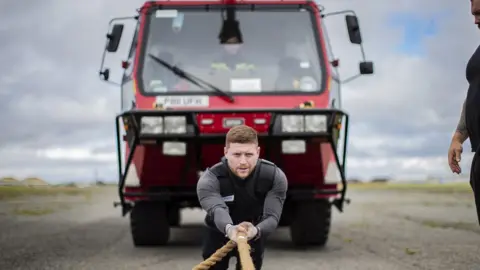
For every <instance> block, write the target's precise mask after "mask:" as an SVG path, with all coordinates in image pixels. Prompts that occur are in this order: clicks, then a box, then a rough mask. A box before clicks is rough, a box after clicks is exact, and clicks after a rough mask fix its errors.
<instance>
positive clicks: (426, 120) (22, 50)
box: [0, 0, 480, 182]
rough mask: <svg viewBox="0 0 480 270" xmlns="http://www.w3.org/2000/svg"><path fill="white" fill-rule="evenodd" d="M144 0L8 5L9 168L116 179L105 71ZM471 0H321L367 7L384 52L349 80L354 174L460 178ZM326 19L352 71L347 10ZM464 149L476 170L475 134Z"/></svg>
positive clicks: (363, 13)
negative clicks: (117, 32)
mask: <svg viewBox="0 0 480 270" xmlns="http://www.w3.org/2000/svg"><path fill="white" fill-rule="evenodd" d="M142 2H143V1H138V0H135V1H133V0H132V1H114V0H96V1H93V0H88V1H82V2H80V1H68V0H44V1H28V5H27V1H26V0H23V1H3V2H2V3H0V15H1V16H0V21H1V23H0V36H1V38H0V49H1V50H0V60H1V62H2V63H3V65H1V67H0V107H1V108H2V113H1V114H0V123H2V132H1V133H0V176H14V177H18V178H23V177H27V176H39V177H42V178H44V179H46V180H47V181H50V182H58V181H71V180H74V181H80V180H89V179H92V177H93V176H94V172H95V170H97V171H98V175H99V177H102V178H106V179H116V177H117V175H116V166H117V164H116V154H115V151H116V149H115V137H114V135H115V134H114V132H115V129H114V128H115V126H114V124H115V123H114V117H115V114H116V113H117V112H118V111H119V108H120V99H119V98H120V89H118V88H116V87H114V86H109V85H107V84H105V83H102V82H101V81H100V80H99V79H98V73H97V72H98V67H99V64H100V60H101V54H102V49H103V46H104V42H105V34H106V32H107V30H108V28H107V24H108V21H109V19H110V18H113V17H116V16H130V15H134V14H135V9H136V8H138V7H140V5H141V4H142ZM469 2H470V1H467V0H464V1H452V0H423V1H413V0H403V1H394V2H392V1H385V0H363V1H353V0H352V1H349V0H328V1H322V3H323V4H324V6H325V7H326V10H327V11H335V10H339V9H345V8H348V9H354V10H355V11H356V12H357V14H358V16H359V19H360V24H361V30H362V35H363V39H364V43H365V50H366V53H367V57H368V59H369V60H372V61H374V62H375V69H376V71H375V75H374V76H370V77H362V78H360V79H358V80H356V81H354V82H351V83H349V84H346V85H345V86H344V87H343V92H342V94H343V97H344V100H343V105H344V108H345V109H346V110H347V111H348V112H349V113H350V114H351V129H350V145H349V158H348V161H347V163H348V168H347V174H348V176H350V177H359V178H363V179H368V178H370V177H376V176H384V175H388V176H392V177H396V178H402V179H403V178H411V177H416V178H418V177H425V176H426V175H441V176H444V177H451V176H452V174H451V173H450V172H449V170H448V164H447V150H448V146H449V143H450V138H451V135H452V132H453V130H454V128H455V126H456V123H457V121H458V117H459V113H460V107H461V104H462V101H463V99H464V97H465V94H466V90H467V84H466V81H465V65H466V62H467V61H468V59H469V57H470V55H471V53H472V52H473V51H474V50H475V48H476V47H477V45H478V44H480V43H479V38H480V30H478V29H477V28H476V26H475V25H474V24H473V18H472V16H471V15H470V10H469ZM326 23H327V27H328V30H329V35H330V38H331V41H332V45H333V49H334V52H335V54H336V56H337V57H338V58H339V59H340V66H341V67H342V69H341V72H342V76H343V77H344V78H346V77H348V76H349V75H352V74H353V73H354V72H356V71H357V65H358V64H357V63H358V61H359V60H360V51H359V49H358V47H357V46H355V45H351V44H350V43H349V42H348V37H347V35H346V31H345V30H346V29H345V24H344V18H343V17H342V16H337V17H332V18H330V17H329V18H327V22H326ZM124 34H125V35H124V37H125V39H126V38H128V34H129V32H128V31H127V32H126V33H124ZM123 45H125V42H124V43H123V44H122V46H123ZM117 61H118V59H117ZM109 63H111V61H110V62H109ZM116 63H119V62H116ZM464 149H465V154H464V158H463V161H462V168H463V170H464V172H467V173H468V170H469V162H470V158H471V153H469V150H470V144H469V142H468V141H467V142H466V143H465V145H464Z"/></svg>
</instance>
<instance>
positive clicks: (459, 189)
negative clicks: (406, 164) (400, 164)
mask: <svg viewBox="0 0 480 270" xmlns="http://www.w3.org/2000/svg"><path fill="white" fill-rule="evenodd" d="M348 188H351V189H355V190H394V191H419V192H428V193H470V192H472V189H471V187H470V184H469V183H445V184H436V183H418V184H414V183H350V184H349V186H348Z"/></svg>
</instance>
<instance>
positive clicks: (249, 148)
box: [224, 143, 260, 179]
mask: <svg viewBox="0 0 480 270" xmlns="http://www.w3.org/2000/svg"><path fill="white" fill-rule="evenodd" d="M224 152H225V157H226V158H227V160H228V166H229V167H230V170H231V171H232V172H233V173H234V174H235V175H236V176H238V177H240V178H242V179H245V178H246V177H248V176H249V175H250V173H251V172H252V171H253V169H255V165H256V164H257V161H258V157H259V154H260V147H259V146H258V145H257V144H255V143H245V144H241V143H231V144H230V145H228V146H226V147H225V149H224Z"/></svg>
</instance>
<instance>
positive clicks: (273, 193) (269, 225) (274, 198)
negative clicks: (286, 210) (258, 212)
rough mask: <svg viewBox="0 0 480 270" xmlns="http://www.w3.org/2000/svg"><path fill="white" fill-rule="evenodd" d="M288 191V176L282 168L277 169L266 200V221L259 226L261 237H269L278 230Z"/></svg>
mask: <svg viewBox="0 0 480 270" xmlns="http://www.w3.org/2000/svg"><path fill="white" fill-rule="evenodd" d="M287 189H288V181H287V176H286V175H285V173H284V172H283V171H282V170H281V169H280V168H277V173H276V175H275V179H274V180H273V187H272V189H271V190H270V191H269V192H268V194H267V197H266V198H265V205H264V207H263V216H264V219H263V221H262V222H260V223H259V224H258V225H257V227H258V228H259V229H260V234H261V235H268V234H270V233H272V232H273V231H275V229H276V228H277V226H278V222H279V220H280V216H281V215H282V210H283V203H284V202H285V198H286V197H287Z"/></svg>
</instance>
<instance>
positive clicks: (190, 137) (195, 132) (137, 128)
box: [114, 108, 349, 215]
mask: <svg viewBox="0 0 480 270" xmlns="http://www.w3.org/2000/svg"><path fill="white" fill-rule="evenodd" d="M229 113H259V114H261V113H268V114H270V115H271V120H270V124H269V127H268V131H267V132H264V133H259V134H258V136H259V138H267V137H268V138H269V140H278V139H305V140H308V139H320V140H324V141H325V142H328V143H329V144H330V146H331V147H332V150H333V153H334V156H335V161H336V164H337V168H338V170H339V172H340V177H341V183H342V189H341V190H298V191H297V190H296V191H295V194H294V195H295V196H298V197H299V199H301V198H302V197H305V196H310V197H311V196H312V195H315V194H340V198H337V199H335V200H334V201H333V202H332V204H333V205H334V206H335V207H336V208H337V209H338V210H339V211H340V212H343V205H344V202H347V203H349V200H348V199H345V194H346V190H347V181H346V176H345V162H346V151H347V138H348V124H349V116H348V114H347V113H346V112H344V111H341V110H338V109H317V108H309V109H303V108H292V109H226V110H225V109H203V110H202V109H196V110H194V111H193V110H158V109H157V110H155V109H153V110H142V109H132V110H128V111H124V112H122V113H120V114H118V115H117V116H116V118H115V120H116V136H117V157H118V174H119V182H118V195H119V197H120V202H114V206H115V207H117V206H122V213H123V215H126V214H127V213H128V212H129V211H130V210H131V207H132V205H131V204H130V203H127V202H126V201H125V198H124V196H125V195H127V196H149V197H158V196H160V195H163V196H167V197H168V196H169V194H154V193H150V192H146V193H135V194H133V193H125V192H124V187H125V180H126V176H127V173H128V169H129V167H130V165H131V163H132V161H133V157H134V153H135V150H136V148H137V146H138V145H144V144H151V141H155V143H157V144H158V143H161V142H163V141H177V142H187V143H188V142H190V143H194V144H195V147H198V148H197V149H199V148H200V146H201V144H202V142H205V141H212V140H214V141H215V140H216V141H218V142H219V143H223V141H224V140H225V133H218V134H211V133H209V134H205V133H200V127H199V123H198V122H197V119H196V116H197V115H199V114H209V115H214V114H229ZM282 115H301V116H306V115H325V116H326V119H327V121H326V129H325V130H324V131H320V132H295V133H292V132H282V131H281V127H280V128H279V126H280V125H281V121H279V119H280V120H281V116H282ZM166 116H184V117H186V124H187V132H186V133H185V134H177V133H175V134H171V133H159V134H142V133H141V119H142V117H166ZM339 117H340V118H342V117H345V125H343V126H344V128H345V134H344V136H345V137H344V145H343V149H342V150H343V156H342V158H343V160H342V162H341V163H340V158H339V155H338V153H337V151H336V141H337V140H336V139H335V138H334V130H335V129H337V130H338V132H340V129H339V128H338V126H337V125H336V120H337V119H338V118H339ZM120 119H122V120H123V123H124V125H125V129H126V135H125V138H126V143H128V145H129V147H130V151H129V153H128V155H127V159H126V162H125V168H122V151H121V140H122V137H123V136H122V135H121V134H120V123H119V122H120ZM304 125H305V121H304ZM188 127H190V130H189V128H188ZM146 141H148V142H149V143H146ZM266 152H268V150H266ZM198 153H199V151H197V154H198ZM187 155H188V154H187ZM267 155H268V154H267ZM196 158H197V164H200V163H199V160H200V158H201V155H197V157H196ZM186 160H187V162H188V157H187V158H186ZM187 162H186V163H187ZM188 165H189V164H186V166H188ZM199 170H201V168H199ZM162 193H164V192H162ZM167 193H168V192H167ZM171 193H172V194H170V195H173V193H174V192H171Z"/></svg>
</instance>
